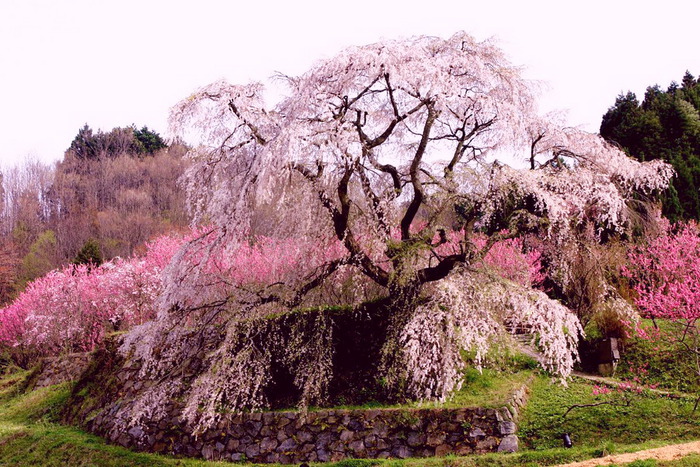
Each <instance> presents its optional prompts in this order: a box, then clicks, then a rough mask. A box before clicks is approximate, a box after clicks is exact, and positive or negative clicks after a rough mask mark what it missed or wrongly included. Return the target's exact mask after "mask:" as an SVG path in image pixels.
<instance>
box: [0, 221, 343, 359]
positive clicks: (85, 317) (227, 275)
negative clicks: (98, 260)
mask: <svg viewBox="0 0 700 467" xmlns="http://www.w3.org/2000/svg"><path fill="white" fill-rule="evenodd" d="M206 233H207V230H206V229H205V228H199V229H195V230H193V231H192V232H190V233H189V234H188V235H186V236H178V235H170V236H168V235H166V236H161V237H159V238H157V239H156V240H154V241H152V242H150V243H148V244H147V245H146V252H145V254H144V255H143V256H141V257H133V258H130V259H120V258H116V259H114V260H113V261H111V262H108V263H105V264H103V265H101V266H99V267H90V266H87V265H79V266H72V265H71V266H67V267H65V268H63V269H60V270H55V271H51V272H49V273H48V274H46V275H45V276H43V277H41V278H39V279H37V280H35V281H33V282H32V283H30V284H29V285H28V286H27V288H26V290H25V291H24V292H23V293H22V294H20V296H19V297H18V298H17V299H16V300H15V301H14V302H13V303H11V304H10V305H9V306H7V307H5V308H4V309H2V310H0V343H2V344H3V345H4V346H5V347H6V348H7V349H9V350H10V353H11V354H12V355H13V357H14V358H15V360H17V361H18V362H19V363H24V364H26V362H25V360H27V361H28V360H29V359H31V358H33V357H36V356H46V355H56V354H59V353H64V352H81V351H88V350H92V349H93V348H94V347H95V346H96V345H97V344H98V343H99V342H100V341H101V340H102V339H103V337H104V335H105V332H106V331H107V330H108V329H116V330H122V329H128V328H131V327H133V326H135V325H138V324H142V323H144V322H146V321H148V320H150V319H152V318H153V317H154V316H155V313H156V309H157V306H158V305H157V304H158V299H159V297H160V295H161V294H162V292H163V281H162V277H161V273H162V272H163V270H164V269H165V268H166V267H167V266H168V264H169V263H170V261H171V260H172V258H173V256H174V255H175V254H176V253H177V252H178V251H179V250H181V248H182V247H183V244H185V243H188V242H193V241H195V240H201V239H204V241H206V237H207V236H206ZM213 251H214V254H210V255H208V256H204V255H198V254H191V257H189V258H188V260H189V261H191V262H192V263H195V262H201V261H206V262H207V264H206V268H204V272H205V274H203V277H202V280H203V281H207V282H208V283H209V289H210V291H209V292H208V293H210V294H218V295H220V296H222V297H227V296H229V295H232V294H234V293H238V291H240V290H241V289H251V290H258V289H259V288H261V287H262V286H263V285H269V284H283V283H289V282H292V281H293V280H294V278H296V277H304V275H306V274H308V273H309V272H311V271H313V270H314V268H317V267H318V266H319V264H320V261H325V260H326V259H327V258H329V257H332V256H334V255H335V256H339V255H340V248H339V245H338V243H337V242H331V243H330V244H325V245H323V244H318V243H314V244H312V243H311V242H305V241H303V239H302V240H300V239H292V238H286V239H279V238H273V237H264V236H257V237H254V238H252V239H251V241H250V243H245V244H242V245H236V246H231V245H220V246H219V247H218V248H216V249H214V250H213Z"/></svg>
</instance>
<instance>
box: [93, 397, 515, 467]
mask: <svg viewBox="0 0 700 467" xmlns="http://www.w3.org/2000/svg"><path fill="white" fill-rule="evenodd" d="M526 398H527V387H526V386H524V387H522V388H520V389H519V390H518V391H516V392H515V393H514V394H513V395H512V397H511V398H510V400H509V402H508V404H507V405H506V406H504V407H501V408H499V409H483V408H458V409H370V410H319V411H312V412H308V413H306V414H303V413H300V412H264V413H260V412H256V413H249V414H242V415H237V416H232V417H229V418H227V419H226V420H224V421H222V422H220V423H219V425H218V426H217V427H216V428H215V429H211V430H209V431H207V432H205V433H203V434H201V435H199V436H198V437H196V438H195V437H194V436H192V434H191V433H188V432H187V430H186V428H185V427H184V426H183V425H182V424H181V423H180V421H179V417H178V415H177V414H174V416H173V418H172V419H171V420H169V421H163V420H161V422H159V423H158V424H155V423H154V424H150V425H149V424H145V425H142V426H139V427H135V428H132V429H130V430H128V432H123V431H121V430H119V429H117V428H116V427H115V426H114V425H113V420H114V418H113V417H112V414H110V413H109V411H108V412H105V413H102V414H100V415H97V416H96V417H95V418H93V419H92V420H90V421H89V422H88V424H87V428H88V429H89V430H90V431H92V432H95V433H97V434H100V435H102V436H105V437H106V438H107V439H109V440H110V441H111V442H113V443H116V444H120V445H122V446H125V447H128V448H132V449H137V450H143V451H151V452H161V453H168V454H176V455H184V456H187V457H203V458H205V459H209V460H229V461H242V460H246V461H251V462H263V463H265V462H280V463H299V462H314V461H324V462H325V461H337V460H341V459H344V458H388V457H391V458H407V457H431V456H444V455H447V454H457V455H465V454H472V453H484V452H493V451H499V452H513V451H516V450H517V449H518V438H517V436H516V434H515V432H516V430H517V425H516V422H517V417H518V413H519V411H520V409H521V408H522V407H523V405H524V403H525V401H526ZM174 412H177V411H174Z"/></svg>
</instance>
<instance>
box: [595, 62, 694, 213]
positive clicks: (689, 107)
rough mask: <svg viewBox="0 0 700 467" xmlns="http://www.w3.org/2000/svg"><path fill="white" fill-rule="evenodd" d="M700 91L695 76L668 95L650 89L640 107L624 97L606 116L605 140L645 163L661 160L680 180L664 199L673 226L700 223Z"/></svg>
mask: <svg viewBox="0 0 700 467" xmlns="http://www.w3.org/2000/svg"><path fill="white" fill-rule="evenodd" d="M699 110H700V86H698V81H697V80H696V79H695V78H694V77H693V75H692V74H690V72H687V71H686V73H685V75H684V76H683V80H682V82H681V85H680V86H679V85H678V84H677V83H675V82H673V83H671V85H670V86H669V87H668V89H666V90H665V91H664V90H662V89H661V88H660V87H659V86H658V85H655V86H650V87H648V88H647V90H646V93H645V94H644V99H643V100H642V102H641V103H640V102H639V100H638V99H637V96H636V95H635V94H634V93H633V92H628V93H627V94H620V95H619V96H618V97H617V99H616V100H615V104H614V105H613V106H612V107H610V109H608V111H607V112H606V113H605V115H604V116H603V120H602V123H601V125H600V134H601V136H602V137H603V138H605V139H606V140H608V141H611V142H614V143H615V144H618V145H620V147H622V148H623V149H624V150H625V151H626V152H627V153H628V154H629V155H631V156H633V157H635V158H636V159H638V160H640V161H649V160H654V159H661V160H664V161H666V162H669V163H670V164H671V165H673V168H674V169H675V171H676V177H675V178H674V180H673V184H672V185H671V186H670V187H669V190H668V191H667V192H666V193H665V195H664V199H663V208H664V214H665V215H667V216H668V217H669V218H670V219H671V220H672V221H675V220H679V219H700V195H698V190H699V189H700V113H698V111H699Z"/></svg>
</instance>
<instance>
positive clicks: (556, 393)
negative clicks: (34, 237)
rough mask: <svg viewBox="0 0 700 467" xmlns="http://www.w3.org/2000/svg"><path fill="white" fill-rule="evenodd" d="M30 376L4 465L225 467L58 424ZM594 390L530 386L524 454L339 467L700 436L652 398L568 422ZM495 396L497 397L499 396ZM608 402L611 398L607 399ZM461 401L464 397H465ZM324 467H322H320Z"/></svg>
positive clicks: (698, 424)
mask: <svg viewBox="0 0 700 467" xmlns="http://www.w3.org/2000/svg"><path fill="white" fill-rule="evenodd" d="M25 376H26V372H15V373H12V374H10V375H6V376H5V377H4V378H2V379H0V465H2V466H4V465H8V466H25V465H27V466H28V465H42V466H61V467H64V466H68V465H70V466H140V465H143V466H172V465H180V466H197V465H199V466H216V465H219V466H223V465H231V464H228V463H215V462H204V461H197V460H190V459H175V458H171V457H167V456H160V455H154V454H144V453H135V452H132V451H129V450H126V449H123V448H120V447H116V446H110V445H107V444H106V443H105V442H104V441H103V440H102V439H101V438H98V437H96V436H92V435H90V434H87V433H85V432H83V431H81V430H78V429H76V428H73V427H67V426H62V425H59V424H58V423H56V419H57V418H56V417H57V414H58V412H59V411H60V408H61V406H62V405H63V404H64V403H65V401H66V400H67V397H68V394H69V392H70V388H69V385H68V384H61V385H57V386H53V387H49V388H42V389H38V390H35V391H31V392H28V393H20V392H19V391H18V388H20V387H21V381H22V380H23V378H24V377H25ZM524 377H525V376H524V374H521V373H516V374H515V375H507V376H498V374H497V373H495V372H484V374H483V375H477V374H471V375H468V377H467V380H468V382H469V384H468V385H467V386H466V387H465V389H464V394H462V395H461V396H460V395H457V396H456V397H455V399H454V400H453V401H452V402H451V403H454V404H462V403H464V404H465V405H473V404H472V402H474V401H478V400H482V399H481V398H484V397H485V395H486V394H491V397H492V398H493V397H494V396H493V394H496V393H497V394H501V395H502V394H505V393H507V390H506V388H510V387H511V386H512V385H515V384H517V383H518V382H520V381H521V380H522V378H524ZM591 388H592V386H591V385H590V384H588V383H585V382H572V383H570V385H569V387H568V388H564V387H563V386H561V385H559V384H553V383H551V381H550V379H548V378H546V377H539V378H537V380H536V381H535V383H534V384H533V386H532V395H531V398H530V402H529V404H528V407H527V409H526V410H525V412H524V414H523V419H522V424H521V429H520V432H519V435H520V437H521V444H522V447H524V448H526V450H523V451H521V452H519V453H515V454H508V455H501V454H488V455H480V456H467V457H455V456H448V457H445V458H437V459H415V460H410V459H409V460H385V461H377V460H362V459H350V460H346V461H342V462H339V463H335V464H325V465H327V466H331V465H332V466H335V467H365V466H373V465H379V466H384V467H388V466H396V467H418V466H428V467H430V466H434V467H438V466H444V467H447V466H453V467H471V466H474V467H482V466H484V467H485V466H494V467H499V466H502V467H509V466H523V465H524V466H531V467H534V466H538V465H555V464H558V463H564V462H573V461H577V460H584V459H589V458H593V457H600V456H603V455H607V454H612V453H623V452H631V451H637V450H641V449H648V448H653V447H658V446H661V445H664V444H668V443H669V442H678V441H680V440H684V439H693V438H695V439H698V438H700V413H696V414H693V413H692V404H693V401H684V400H669V399H666V398H662V397H658V396H654V395H647V394H641V395H635V396H634V398H633V400H632V403H631V404H630V406H629V407H614V406H610V405H602V406H598V407H592V408H581V409H575V410H572V411H571V412H570V414H569V415H568V416H567V417H566V419H562V417H561V415H562V414H563V412H564V411H565V410H566V409H567V408H568V407H569V406H571V405H573V404H585V403H592V402H596V401H600V400H601V399H600V396H598V397H596V396H593V395H592V394H591ZM500 397H501V396H497V397H496V398H500ZM604 397H607V396H604ZM460 398H461V399H460ZM562 430H566V431H570V432H571V433H572V437H573V440H574V443H575V447H574V448H573V449H564V448H563V447H561V445H562V442H561V439H560V434H561V432H562ZM643 462H646V463H639V461H638V463H637V464H634V465H637V466H638V467H640V466H642V467H643V466H655V465H659V466H684V467H685V466H691V465H700V456H688V457H687V458H685V459H682V460H679V461H672V462H670V463H669V462H665V463H662V462H659V463H658V464H654V463H649V462H653V461H643ZM316 465H322V464H316Z"/></svg>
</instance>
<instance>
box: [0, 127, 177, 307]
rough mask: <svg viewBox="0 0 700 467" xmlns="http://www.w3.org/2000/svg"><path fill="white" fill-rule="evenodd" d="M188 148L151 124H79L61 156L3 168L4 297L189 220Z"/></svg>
mask: <svg viewBox="0 0 700 467" xmlns="http://www.w3.org/2000/svg"><path fill="white" fill-rule="evenodd" d="M186 151H187V148H186V147H185V146H184V145H183V144H180V143H178V142H175V143H171V144H166V142H165V141H164V140H163V138H161V136H160V135H159V134H158V133H156V132H154V131H152V130H150V129H149V128H148V127H145V126H144V127H142V128H141V129H138V128H136V127H135V126H128V127H123V128H114V129H113V130H111V131H109V132H103V131H99V130H98V131H93V130H92V129H91V128H90V127H89V126H88V125H85V126H84V127H82V128H81V129H80V130H79V131H78V134H77V135H76V136H75V138H74V139H73V141H72V142H71V144H70V146H69V148H68V149H67V150H66V152H65V153H64V156H63V159H62V160H61V161H60V162H57V163H55V164H51V165H47V164H43V163H41V162H38V161H25V162H24V163H22V164H20V165H18V166H14V167H10V168H7V169H4V170H3V171H2V174H0V303H4V302H7V301H8V300H9V299H11V298H12V297H13V296H14V295H16V293H17V292H18V291H20V290H22V289H23V288H24V287H25V286H26V284H27V283H28V282H29V281H31V280H33V279H35V278H37V277H40V276H42V275H43V274H45V273H46V272H48V271H50V270H52V269H55V268H57V267H60V266H63V265H65V264H69V263H73V264H79V263H99V262H101V261H103V260H108V259H111V258H113V257H115V256H122V257H126V256H129V255H131V254H132V253H133V252H134V250H135V249H139V248H142V245H143V243H144V242H145V241H147V240H149V239H151V238H153V237H154V236H157V235H159V234H162V233H165V232H168V231H171V230H173V229H175V230H177V229H179V228H181V227H184V226H186V225H187V224H188V217H187V213H186V209H185V203H184V193H183V192H182V190H180V189H179V188H178V186H177V180H178V178H179V177H180V176H181V175H182V173H183V171H184V168H185V161H184V159H183V156H184V154H185V153H186Z"/></svg>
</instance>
